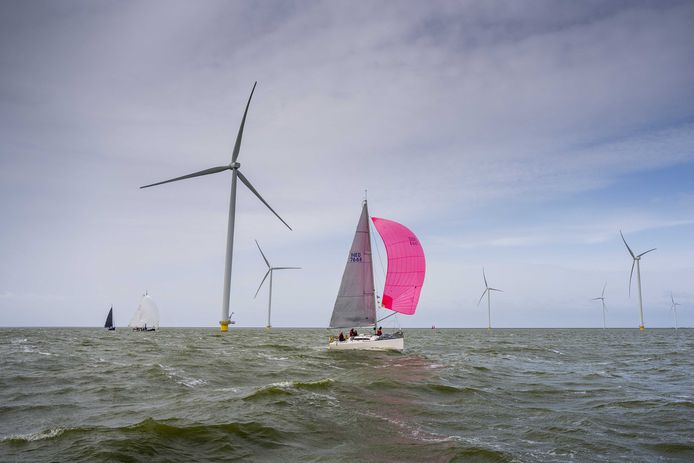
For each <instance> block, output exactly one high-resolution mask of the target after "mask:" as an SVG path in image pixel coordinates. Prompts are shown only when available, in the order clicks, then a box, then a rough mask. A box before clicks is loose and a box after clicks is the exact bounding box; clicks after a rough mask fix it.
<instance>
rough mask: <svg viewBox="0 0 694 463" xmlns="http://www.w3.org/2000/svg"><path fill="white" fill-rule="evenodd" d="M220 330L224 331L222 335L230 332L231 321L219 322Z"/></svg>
mask: <svg viewBox="0 0 694 463" xmlns="http://www.w3.org/2000/svg"><path fill="white" fill-rule="evenodd" d="M219 329H220V330H222V333H226V332H227V331H229V320H222V321H221V322H219Z"/></svg>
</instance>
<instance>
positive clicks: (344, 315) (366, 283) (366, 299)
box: [328, 201, 426, 350]
mask: <svg viewBox="0 0 694 463" xmlns="http://www.w3.org/2000/svg"><path fill="white" fill-rule="evenodd" d="M372 221H373V224H374V226H375V227H376V230H377V231H378V233H379V234H380V235H381V238H382V239H383V242H384V243H385V247H386V252H387V254H388V271H387V274H386V281H385V287H384V289H383V298H382V305H381V306H382V307H384V308H386V309H389V310H392V311H393V313H391V314H390V315H387V316H386V317H384V318H382V319H381V320H384V319H385V318H388V317H390V316H391V315H395V314H396V313H402V314H404V315H412V314H414V313H415V310H417V302H419V295H420V293H421V291H422V283H423V282H424V274H425V267H426V264H425V259H424V251H423V250H422V246H421V244H420V243H419V240H418V239H417V237H416V236H415V235H414V233H412V232H411V231H410V230H409V229H408V228H407V227H405V226H404V225H401V224H399V223H397V222H393V221H391V220H386V219H379V218H376V217H373V218H372ZM375 296H376V292H375V288H374V279H373V261H372V258H371V230H370V227H369V210H368V207H367V202H366V201H364V205H363V207H362V211H361V216H360V218H359V223H358V225H357V231H356V233H355V235H354V240H353V241H352V247H351V249H350V252H349V256H348V258H347V264H346V265H345V271H344V273H343V275H342V283H341V285H340V290H339V292H338V294H337V300H336V301H335V307H334V309H333V314H332V317H331V319H330V328H359V327H362V328H363V327H368V328H369V329H370V328H372V327H373V328H374V329H376V328H377V327H378V322H379V321H381V320H377V317H376V300H375ZM379 331H380V328H379ZM404 347H405V341H404V335H403V333H402V331H396V332H395V333H392V334H380V335H361V336H359V335H357V336H350V337H349V338H345V340H344V341H341V340H340V339H337V338H332V339H331V340H330V342H329V344H328V348H329V349H338V350H342V349H370V350H402V349H403V348H404Z"/></svg>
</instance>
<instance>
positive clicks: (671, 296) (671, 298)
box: [670, 292, 682, 329]
mask: <svg viewBox="0 0 694 463" xmlns="http://www.w3.org/2000/svg"><path fill="white" fill-rule="evenodd" d="M670 300H671V301H672V305H671V306H670V309H671V310H672V312H673V313H674V314H675V329H677V306H678V305H682V304H680V303H679V302H675V296H673V295H672V292H670Z"/></svg>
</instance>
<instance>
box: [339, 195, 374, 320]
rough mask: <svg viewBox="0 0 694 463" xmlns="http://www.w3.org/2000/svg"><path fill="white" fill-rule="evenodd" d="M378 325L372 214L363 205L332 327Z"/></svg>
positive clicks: (343, 276)
mask: <svg viewBox="0 0 694 463" xmlns="http://www.w3.org/2000/svg"><path fill="white" fill-rule="evenodd" d="M375 323H376V302H375V300H374V278H373V268H372V261H371V237H370V234H369V211H368V208H367V205H366V201H364V206H363V208H362V211H361V217H360V218H359V224H358V225H357V231H356V233H355V234H354V241H352V247H351V248H350V251H349V255H348V257H347V264H346V265H345V272H344V273H343V274H342V283H341V284H340V291H339V292H338V293H337V300H336V301H335V308H334V309H333V315H332V317H331V319H330V327H331V328H349V327H362V326H372V325H374V324H375Z"/></svg>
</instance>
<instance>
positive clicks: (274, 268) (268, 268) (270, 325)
mask: <svg viewBox="0 0 694 463" xmlns="http://www.w3.org/2000/svg"><path fill="white" fill-rule="evenodd" d="M255 244H256V246H258V251H260V255H261V256H263V260H264V261H265V264H267V273H266V274H265V276H264V277H263V281H261V282H260V286H258V290H257V291H256V292H255V296H253V299H255V298H256V296H258V293H259V292H260V288H262V287H263V283H265V279H266V278H267V276H268V275H270V294H269V297H268V301H267V326H266V327H265V328H267V329H270V328H272V324H271V323H270V313H271V312H272V272H273V271H275V270H299V269H301V267H273V266H272V265H270V262H269V261H268V260H267V257H265V254H263V250H262V249H260V245H259V244H258V241H257V240H256V242H255Z"/></svg>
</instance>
